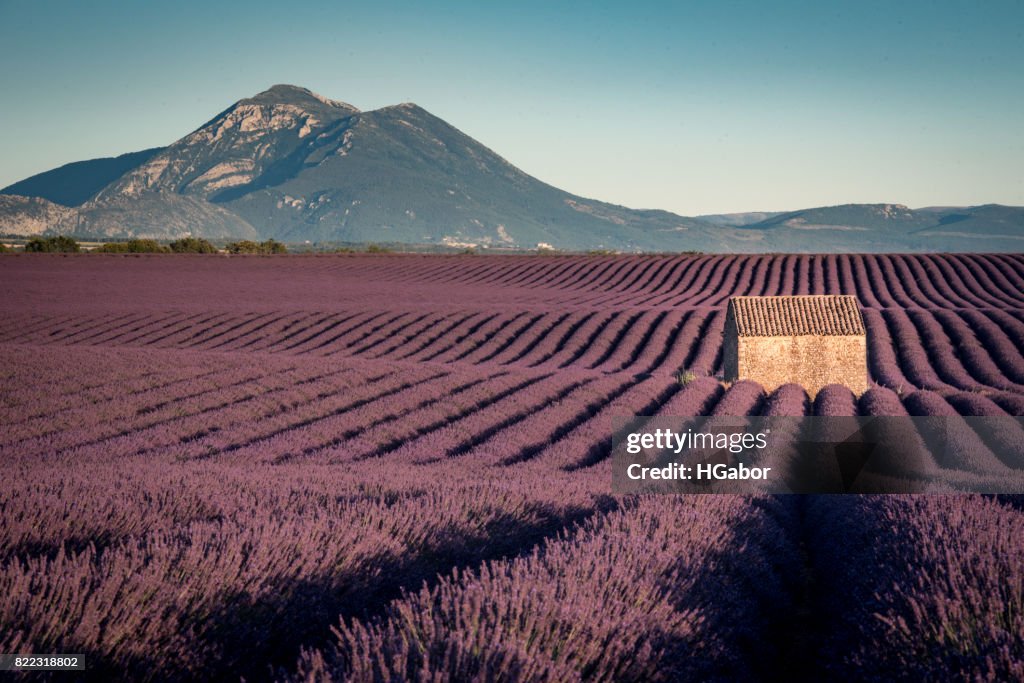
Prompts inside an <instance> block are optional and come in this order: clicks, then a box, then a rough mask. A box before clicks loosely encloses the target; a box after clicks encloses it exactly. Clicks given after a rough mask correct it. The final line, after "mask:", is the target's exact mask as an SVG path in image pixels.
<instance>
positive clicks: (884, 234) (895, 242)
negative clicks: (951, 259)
mask: <svg viewBox="0 0 1024 683" xmlns="http://www.w3.org/2000/svg"><path fill="white" fill-rule="evenodd" d="M746 227H747V228H748V229H749V230H753V231H762V232H764V233H765V235H766V236H765V240H767V241H770V242H773V243H776V244H778V245H781V246H783V247H784V248H785V249H786V250H799V251H805V250H806V249H799V245H800V243H807V242H809V241H811V242H817V241H823V242H828V243H832V244H833V245H836V246H837V247H838V248H840V249H851V248H856V249H855V250H857V251H883V250H886V249H888V250H890V251H892V250H896V249H901V250H907V251H1022V250H1024V207H1015V206H1002V205H998V204H986V205H983V206H972V207H927V208H924V209H910V208H908V207H906V206H903V205H902V204H844V205H840V206H828V207H818V208H813V209H803V210H801V211H791V212H788V213H782V214H778V215H776V216H772V217H771V218H768V219H766V220H763V221H760V222H757V223H752V224H749V225H747V226H746Z"/></svg>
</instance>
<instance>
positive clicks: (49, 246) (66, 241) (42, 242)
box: [25, 235, 81, 254]
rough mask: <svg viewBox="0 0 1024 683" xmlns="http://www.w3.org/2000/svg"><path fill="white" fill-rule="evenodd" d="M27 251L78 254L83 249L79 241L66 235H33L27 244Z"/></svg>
mask: <svg viewBox="0 0 1024 683" xmlns="http://www.w3.org/2000/svg"><path fill="white" fill-rule="evenodd" d="M25 251H29V252H36V253H63V254H76V253H78V252H79V251H81V249H80V248H79V246H78V242H76V241H75V240H73V239H71V238H70V237H68V236H66V235H57V236H56V237H33V238H32V239H30V240H29V241H28V243H26V244H25Z"/></svg>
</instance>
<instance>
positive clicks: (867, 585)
mask: <svg viewBox="0 0 1024 683" xmlns="http://www.w3.org/2000/svg"><path fill="white" fill-rule="evenodd" d="M0 288H2V289H0V311H2V318H0V424H2V431H0V463H2V466H3V481H2V486H0V529H2V531H0V595H2V596H4V599H3V600H2V601H0V652H6V653H15V652H25V653H28V652H34V653H49V652H69V653H70V652H76V653H84V654H85V656H86V660H87V662H88V664H89V671H87V672H86V673H87V677H88V678H90V679H93V680H111V679H115V680H238V679H239V678H242V677H244V678H245V679H246V680H330V679H333V680H357V681H363V680H382V681H383V680H404V679H415V680H447V679H458V680H514V681H515V680H528V681H572V680H587V681H591V680H595V681H619V680H622V681H646V680H707V679H725V680H731V679H742V680H748V679H762V680H769V679H773V678H778V677H780V676H781V677H785V678H786V679H789V680H819V679H821V678H823V677H831V678H838V679H848V680H864V679H878V680H890V679H893V678H906V679H908V680H917V679H922V678H924V679H936V678H948V677H953V678H969V679H978V680H1013V679H1016V680H1021V679H1024V541H1022V539H1024V504H1022V502H1021V500H1020V499H1018V498H1014V497H1002V498H993V497H983V496H978V495H949V496H943V495H928V496H774V497H773V496H643V497H621V496H613V495H612V493H611V469H610V462H609V457H608V456H609V453H610V451H611V436H612V431H611V424H612V422H611V418H612V416H622V415H634V414H636V415H640V414H645V415H712V414H713V415H766V416H773V415H778V416H784V415H831V416H852V415H915V416H930V415H936V416H949V417H951V418H956V416H967V417H974V416H1005V415H1011V416H1022V415H1024V257H1021V256H1019V255H992V256H987V255H915V256H903V255H872V256H842V255H828V256H788V255H763V256H635V257H604V256H536V257H491V256H487V257H484V256H477V257H474V256H414V255H380V256H355V255H344V256H315V257H314V256H308V257H306V256H288V257H224V256H206V255H197V256H186V255H182V256H160V255H157V256H136V257H123V256H100V255H80V256H69V257H66V256H59V255H17V256H4V257H0ZM779 294H853V295H856V296H857V297H858V300H859V301H860V304H861V306H862V307H863V309H864V317H865V323H866V325H867V333H868V347H869V348H868V351H869V355H868V360H869V372H870V375H871V380H872V385H871V388H870V389H869V390H868V392H867V393H866V394H864V395H863V396H861V397H859V398H858V397H855V396H854V395H853V394H852V393H851V392H850V391H849V390H847V389H845V388H843V387H840V386H836V385H833V386H831V387H829V388H827V389H826V390H825V391H823V392H821V393H820V394H819V395H818V396H817V397H816V398H815V399H814V400H811V399H810V398H809V397H808V396H807V394H806V392H805V391H804V390H803V388H802V387H800V386H797V385H785V386H783V387H781V388H780V389H778V390H776V391H774V392H772V393H770V394H766V393H765V392H764V391H763V389H762V388H761V387H760V386H759V385H757V384H754V383H751V382H738V383H735V384H733V385H731V386H729V387H724V386H723V385H722V384H721V383H720V382H719V381H718V380H717V379H716V378H715V377H716V375H719V374H720V372H721V364H722V332H723V325H724V318H725V304H726V302H727V300H728V298H729V297H730V296H734V295H779ZM681 376H686V377H687V378H688V381H686V382H680V381H679V379H678V378H679V377H681ZM957 419H958V418H957ZM1018 432H1019V430H1018V431H1016V432H1015V431H1010V432H1006V433H1000V434H998V438H993V437H991V436H989V437H987V438H989V441H986V443H985V444H984V447H985V448H987V449H988V451H989V452H990V454H991V455H992V457H993V458H998V457H999V454H1000V453H1003V452H1005V451H1006V449H1011V450H1015V452H1017V453H1019V451H1020V449H1021V448H1022V447H1024V446H1022V445H1024V432H1019V433H1018ZM965 468H966V466H965ZM969 475H970V472H969V471H967V469H965V473H964V476H969ZM54 677H55V678H57V677H59V676H58V675H54Z"/></svg>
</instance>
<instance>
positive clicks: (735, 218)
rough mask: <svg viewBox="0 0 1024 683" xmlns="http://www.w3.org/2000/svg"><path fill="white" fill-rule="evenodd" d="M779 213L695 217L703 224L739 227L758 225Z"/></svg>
mask: <svg viewBox="0 0 1024 683" xmlns="http://www.w3.org/2000/svg"><path fill="white" fill-rule="evenodd" d="M780 213H782V212H781V211H747V212H745V213H710V214H704V215H701V216H697V218H698V219H699V220H702V221H704V222H705V223H713V224H714V225H728V226H733V227H740V226H744V225H750V224H751V223H759V222H761V221H766V220H768V219H770V218H774V217H775V216H778V215H779V214H780Z"/></svg>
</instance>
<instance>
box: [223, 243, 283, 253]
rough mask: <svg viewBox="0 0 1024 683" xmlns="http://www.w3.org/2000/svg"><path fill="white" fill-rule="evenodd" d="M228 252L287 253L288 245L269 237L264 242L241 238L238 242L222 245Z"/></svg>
mask: <svg viewBox="0 0 1024 683" xmlns="http://www.w3.org/2000/svg"><path fill="white" fill-rule="evenodd" d="M224 248H225V249H227V250H228V253H229V254H287V253H288V247H286V246H285V245H283V244H281V243H280V242H278V241H277V240H274V239H269V240H267V241H265V242H253V241H252V240H241V241H240V242H229V243H228V244H227V246H225V247H224Z"/></svg>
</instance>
